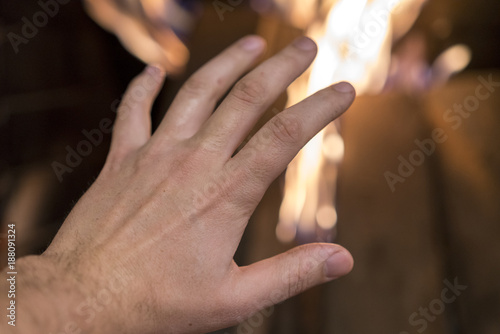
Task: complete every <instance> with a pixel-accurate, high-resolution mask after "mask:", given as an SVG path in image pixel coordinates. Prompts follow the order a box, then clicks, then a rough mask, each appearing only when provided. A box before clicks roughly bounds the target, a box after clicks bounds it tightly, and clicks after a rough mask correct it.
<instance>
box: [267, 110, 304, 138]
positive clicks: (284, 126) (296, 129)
mask: <svg viewBox="0 0 500 334" xmlns="http://www.w3.org/2000/svg"><path fill="white" fill-rule="evenodd" d="M269 129H270V132H271V134H272V136H273V138H274V139H275V140H276V141H277V142H278V143H284V144H295V143H297V142H299V141H300V139H301V137H302V131H303V130H302V124H301V122H300V121H299V120H298V119H297V118H296V117H292V116H290V115H288V116H283V115H278V116H276V117H274V118H273V119H272V120H271V121H270V122H269Z"/></svg>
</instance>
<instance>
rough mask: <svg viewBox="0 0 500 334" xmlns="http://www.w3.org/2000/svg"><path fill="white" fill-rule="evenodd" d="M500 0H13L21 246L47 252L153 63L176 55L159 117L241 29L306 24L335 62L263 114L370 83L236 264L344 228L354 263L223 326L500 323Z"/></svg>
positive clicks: (275, 34)
mask: <svg viewBox="0 0 500 334" xmlns="http://www.w3.org/2000/svg"><path fill="white" fill-rule="evenodd" d="M498 13H500V2H498V1H495V0H484V1H481V2H478V1H472V0H461V1H452V0H429V1H424V0H400V1H398V0H392V1H384V0H324V1H321V0H307V1H306V0H303V1H300V0H275V1H271V0H255V1H247V0H220V1H217V0H215V1H214V0H210V1H208V0H207V1H201V0H200V1H197V0H184V1H181V0H179V1H174V0H87V1H84V2H81V1H77V0H72V1H71V0H58V1H57V0H41V1H38V2H35V1H24V0H19V1H5V0H1V1H0V218H1V220H0V222H1V227H0V228H1V230H0V233H5V231H6V229H7V227H6V226H7V224H10V223H15V224H16V236H17V254H18V256H22V255H27V254H39V253H41V252H43V250H44V249H45V248H46V247H47V245H48V244H49V243H50V241H51V239H52V238H53V236H54V235H55V233H56V232H57V230H58V228H59V227H60V225H61V224H62V222H63V221H64V218H65V216H66V215H67V214H68V212H69V211H70V210H71V208H72V206H73V205H74V203H75V202H76V201H77V200H78V198H79V197H80V196H81V195H82V194H83V192H85V190H86V189H87V188H88V187H89V186H90V185H91V184H92V182H93V180H94V179H95V177H96V176H97V175H98V173H99V171H100V168H101V167H102V165H103V163H104V159H105V157H106V153H107V150H108V148H109V142H110V134H109V133H106V132H105V131H102V130H101V129H102V128H103V125H102V124H106V122H109V121H111V120H113V119H114V117H115V111H116V108H117V106H118V104H119V102H120V99H121V97H122V94H123V92H124V90H125V88H126V86H127V84H128V83H129V81H130V80H131V79H132V78H133V77H134V76H135V75H136V74H138V73H139V72H140V71H141V70H142V69H143V68H144V66H145V63H156V64H161V65H162V66H163V67H165V68H166V69H167V72H168V77H167V80H166V83H165V86H164V88H163V90H162V92H161V94H160V96H159V98H158V99H157V101H156V103H155V105H154V108H153V111H152V117H153V121H154V124H155V126H157V125H158V124H159V122H160V121H161V119H162V117H163V115H164V113H165V112H166V110H167V108H168V105H169V104H170V102H171V101H172V99H173V97H174V96H175V94H176V92H177V91H178V89H179V88H180V86H181V85H182V84H183V82H184V81H185V80H186V78H188V77H189V76H190V75H191V74H192V73H193V72H194V71H195V70H196V69H198V68H199V67H200V66H201V65H202V64H204V63H205V62H206V61H208V60H209V59H210V58H212V57H213V56H215V55H216V54H218V53H219V52H220V51H221V50H223V49H224V48H225V47H227V46H228V45H229V44H231V43H232V42H234V41H236V40H237V39H239V38H240V37H242V36H244V35H246V34H259V35H261V36H263V37H264V38H265V39H266V40H267V41H268V50H267V51H266V55H265V56H264V57H263V60H264V59H265V58H267V57H269V56H271V55H272V54H274V53H276V52H277V51H279V50H280V49H281V48H283V47H284V46H285V45H287V44H288V43H290V42H291V41H292V40H293V39H294V38H296V37H298V36H300V35H303V34H306V35H308V36H310V37H312V38H314V39H315V40H316V41H317V42H318V44H319V55H318V58H317V61H316V62H315V64H314V65H313V66H312V68H311V69H310V70H309V71H308V72H307V73H305V74H304V75H303V76H302V77H301V78H299V79H298V80H297V82H295V83H294V84H293V85H292V87H290V89H289V90H288V92H287V93H286V94H283V96H282V97H280V98H279V99H278V100H277V101H276V103H275V105H274V106H273V107H272V108H270V110H269V111H268V112H267V113H266V115H265V116H264V117H263V118H262V120H261V122H260V123H259V126H260V125H262V124H263V123H264V122H265V121H266V120H267V119H269V118H270V117H272V116H273V115H274V114H275V113H276V112H277V111H279V110H282V109H283V108H285V107H286V106H288V105H291V104H294V103H296V102H297V101H299V100H300V99H302V98H303V97H305V96H307V95H309V94H311V93H312V92H314V91H316V90H317V89H320V88H321V87H324V86H326V85H328V84H331V83H333V82H337V81H340V80H349V81H351V82H352V83H353V84H354V85H355V86H356V88H357V91H358V95H359V97H358V98H357V100H356V101H355V103H354V105H353V106H352V108H351V109H350V111H349V112H348V113H346V114H345V115H344V116H342V117H341V119H340V120H339V121H337V122H336V123H335V124H332V125H330V126H329V127H328V128H327V129H326V130H325V131H324V132H323V133H322V134H320V135H319V136H318V137H316V138H315V139H314V140H313V141H312V142H311V143H310V144H308V146H307V149H306V150H305V151H303V152H301V153H300V154H299V156H298V157H297V159H296V160H294V162H293V163H292V164H291V165H290V167H289V168H288V171H287V173H286V175H285V173H284V174H283V176H281V177H280V178H279V179H278V180H276V182H275V183H274V184H273V185H272V186H271V187H270V189H269V190H268V192H267V193H266V195H265V196H264V198H263V200H262V202H261V204H260V205H259V207H258V209H257V210H256V212H255V214H254V215H253V217H252V219H251V222H250V224H249V226H248V228H247V232H246V233H245V235H244V237H243V240H242V244H241V247H240V249H239V250H238V252H237V254H236V261H237V263H238V264H241V265H245V264H249V263H252V262H254V261H258V260H260V259H263V258H266V257H269V256H272V255H275V254H277V253H279V252H282V251H285V250H287V249H289V248H291V247H293V246H294V245H297V244H300V243H305V242H313V241H326V242H336V243H340V244H342V245H343V246H345V247H346V248H347V249H349V250H350V251H351V253H352V254H353V256H354V259H355V268H354V270H353V272H352V273H351V274H350V275H348V276H347V277H345V278H342V279H340V280H338V281H334V282H332V283H329V284H327V285H324V286H321V287H317V288H314V289H312V290H310V291H308V292H307V293H304V294H302V295H300V296H297V297H295V298H292V299H291V300H289V301H286V302H284V303H282V304H280V305H278V306H276V307H275V308H274V309H272V310H267V311H265V312H261V313H258V314H256V315H255V316H254V317H252V318H251V319H249V320H248V321H246V322H245V323H243V324H242V325H240V326H238V327H235V328H232V329H227V330H224V331H220V333H262V334H264V333H292V334H293V333H339V334H344V333H346V334H349V333H384V334H387V333H398V334H408V333H424V332H425V333H429V334H431V333H443V334H444V333H447V334H448V333H450V334H451V333H457V334H458V333H471V334H472V333H474V334H476V333H484V334H495V333H500V242H499V240H500V135H499V131H498V128H499V127H500V114H499V112H500V110H499V109H500V18H499V15H498ZM92 133H93V134H94V136H93V137H92V135H90V134H92ZM285 180H286V181H285ZM5 241H6V237H5V234H1V242H2V244H1V247H0V264H1V265H2V266H3V265H5V264H6V262H5V261H6V258H7V256H6V254H5V253H6V248H7V247H6V244H5ZM457 282H458V283H457ZM457 284H458V285H459V286H460V288H459V289H457V287H456V286H457ZM450 286H455V287H454V288H450ZM444 289H448V290H444ZM443 291H445V292H444V293H443Z"/></svg>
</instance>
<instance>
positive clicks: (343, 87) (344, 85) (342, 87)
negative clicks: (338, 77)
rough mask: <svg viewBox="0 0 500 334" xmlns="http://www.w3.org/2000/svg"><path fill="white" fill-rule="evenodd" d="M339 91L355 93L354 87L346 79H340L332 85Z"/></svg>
mask: <svg viewBox="0 0 500 334" xmlns="http://www.w3.org/2000/svg"><path fill="white" fill-rule="evenodd" d="M332 88H333V89H335V90H336V91H337V92H339V93H343V94H351V95H356V89H355V88H354V87H353V85H351V84H350V83H349V82H347V81H341V82H339V83H337V84H335V85H333V86H332Z"/></svg>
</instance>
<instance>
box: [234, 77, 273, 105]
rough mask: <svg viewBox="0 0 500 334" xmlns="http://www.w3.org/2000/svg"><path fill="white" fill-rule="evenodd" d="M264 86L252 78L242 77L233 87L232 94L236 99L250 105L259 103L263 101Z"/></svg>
mask: <svg viewBox="0 0 500 334" xmlns="http://www.w3.org/2000/svg"><path fill="white" fill-rule="evenodd" d="M265 94H266V89H265V87H264V86H263V85H262V84H261V83H260V82H258V81H256V80H254V79H243V80H241V81H239V82H238V83H237V84H236V85H235V86H234V89H233V92H232V95H233V96H234V97H236V98H237V99H238V100H241V101H243V102H244V103H246V104H250V105H259V104H262V103H263V102H264V99H265Z"/></svg>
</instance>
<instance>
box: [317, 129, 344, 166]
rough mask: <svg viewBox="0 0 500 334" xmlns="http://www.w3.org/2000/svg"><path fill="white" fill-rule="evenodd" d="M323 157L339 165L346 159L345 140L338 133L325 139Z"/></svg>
mask: <svg viewBox="0 0 500 334" xmlns="http://www.w3.org/2000/svg"><path fill="white" fill-rule="evenodd" d="M322 151H323V155H324V156H325V158H326V159H328V161H330V162H332V163H339V162H340V161H341V160H342V158H343V157H344V140H343V139H342V137H341V136H340V134H338V133H332V134H330V135H328V136H326V137H325V139H324V140H323V147H322Z"/></svg>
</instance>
